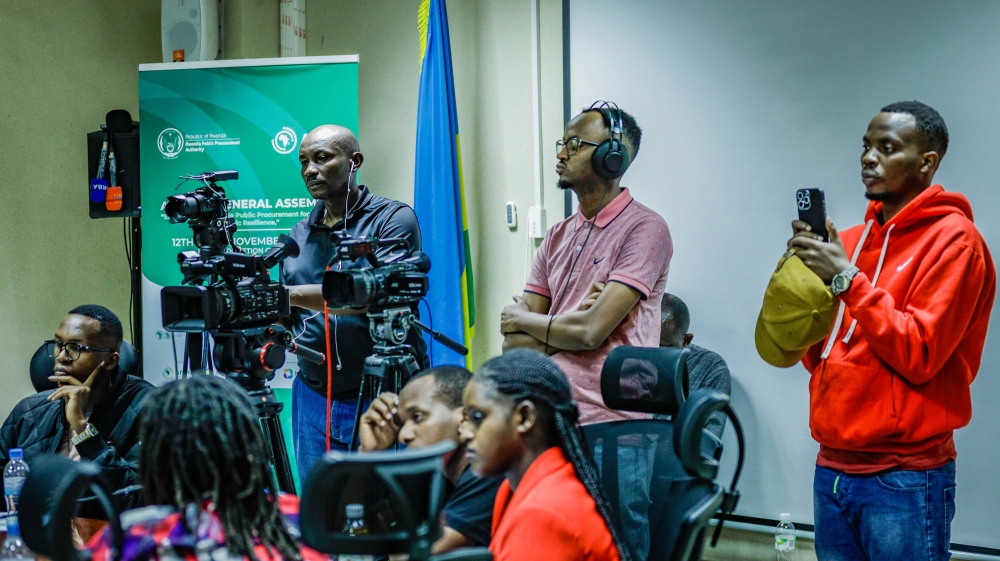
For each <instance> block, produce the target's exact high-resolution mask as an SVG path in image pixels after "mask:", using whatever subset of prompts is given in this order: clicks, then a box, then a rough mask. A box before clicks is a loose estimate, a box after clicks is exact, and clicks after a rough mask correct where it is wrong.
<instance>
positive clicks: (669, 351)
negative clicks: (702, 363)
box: [601, 347, 688, 415]
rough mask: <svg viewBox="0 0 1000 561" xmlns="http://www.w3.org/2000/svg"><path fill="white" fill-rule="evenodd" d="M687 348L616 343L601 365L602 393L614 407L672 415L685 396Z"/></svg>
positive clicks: (610, 406) (678, 408) (606, 402)
mask: <svg viewBox="0 0 1000 561" xmlns="http://www.w3.org/2000/svg"><path fill="white" fill-rule="evenodd" d="M687 357H688V351H687V349H674V348H665V347H664V348H649V347H616V348H614V349H613V350H612V351H611V353H610V354H608V358H607V360H605V361H604V367H603V368H602V369H601V396H602V397H603V398H604V404H605V405H607V406H608V407H609V408H610V409H614V410H616V411H637V412H640V413H657V414H660V415H675V414H676V413H677V411H678V410H680V408H681V406H682V405H683V404H684V401H685V399H687V388H688V371H687Z"/></svg>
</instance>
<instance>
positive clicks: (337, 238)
mask: <svg viewBox="0 0 1000 561" xmlns="http://www.w3.org/2000/svg"><path fill="white" fill-rule="evenodd" d="M330 237H331V239H332V241H333V243H334V245H335V248H336V249H335V251H336V258H335V259H336V260H337V261H345V260H350V261H353V260H355V259H358V258H360V257H364V258H365V259H366V260H367V261H368V263H369V265H371V266H370V267H369V268H361V269H348V270H340V271H327V273H326V275H325V276H324V277H323V298H324V299H325V300H326V301H327V303H328V304H329V305H330V307H333V308H346V307H357V308H366V307H368V306H375V305H389V306H392V305H398V304H415V303H417V302H419V301H420V299H421V298H423V297H424V296H426V295H427V288H428V286H427V273H428V271H430V269H431V261H430V259H429V258H428V257H427V256H426V255H425V254H423V253H421V252H419V251H413V252H411V251H410V247H409V242H407V241H406V239H404V238H384V239H379V238H372V239H354V238H352V237H351V236H349V235H347V234H344V233H341V232H333V233H332V234H331V235H330ZM382 248H388V249H390V250H391V249H393V248H399V249H401V250H402V251H400V252H398V253H393V254H390V256H389V257H388V258H387V259H385V260H384V261H383V262H382V263H381V264H380V263H379V262H378V258H377V257H376V256H375V252H376V250H378V249H382Z"/></svg>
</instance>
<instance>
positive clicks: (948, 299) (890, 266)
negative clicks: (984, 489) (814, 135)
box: [788, 101, 996, 560]
mask: <svg viewBox="0 0 1000 561" xmlns="http://www.w3.org/2000/svg"><path fill="white" fill-rule="evenodd" d="M947 148H948V129H947V127H946V126H945V123H944V120H943V119H942V118H941V115H939V114H938V112H937V111H935V110H934V109H932V108H931V107H928V106H927V105H924V104H923V103H920V102H917V101H909V102H901V103H894V104H892V105H889V106H886V107H883V108H882V110H881V111H880V112H879V113H878V114H877V115H875V118H874V119H872V121H871V123H870V124H869V125H868V131H867V132H866V133H865V136H864V150H863V152H862V154H861V179H862V182H863V183H864V184H865V197H867V198H868V199H869V201H870V202H869V203H868V212H867V213H866V215H865V223H864V224H862V225H858V226H855V227H853V228H850V229H848V230H845V231H844V232H842V233H839V234H838V232H837V230H836V229H835V228H834V226H833V222H832V221H830V220H829V219H827V230H828V231H829V237H830V241H829V243H825V242H823V241H822V240H821V239H820V237H819V236H818V235H816V234H814V233H812V232H810V228H809V226H808V225H807V224H805V223H804V222H800V221H795V222H793V223H792V229H793V231H794V235H793V237H792V238H791V240H789V242H788V247H789V248H795V249H796V251H797V255H798V256H799V257H801V258H802V261H803V262H804V263H805V264H806V265H807V266H808V267H809V268H810V269H812V270H813V271H814V272H815V273H816V274H817V275H819V277H820V278H822V279H823V280H824V281H825V282H827V283H829V284H830V290H831V291H832V292H833V293H834V295H836V296H837V297H838V298H839V299H840V311H839V313H838V315H837V321H836V322H835V323H834V326H833V330H832V332H831V334H830V336H829V337H828V338H827V340H826V341H824V342H822V343H819V344H817V345H815V346H814V347H813V348H811V349H810V350H809V352H808V354H807V355H806V356H805V358H803V359H802V362H803V364H804V365H805V367H806V368H807V369H808V370H809V371H810V372H811V373H812V379H811V381H810V383H809V394H810V400H809V401H810V403H809V426H810V428H811V429H812V435H813V438H815V439H816V440H817V441H819V443H820V452H819V457H818V458H817V459H816V475H815V480H814V509H815V525H816V553H817V556H818V557H819V558H820V559H864V560H868V559H947V558H948V557H949V554H948V545H949V541H950V526H951V521H952V519H953V518H954V516H955V458H956V456H957V454H956V451H955V441H954V438H953V432H954V430H955V429H958V428H961V427H963V426H965V425H966V424H968V423H969V420H970V419H971V417H972V399H971V392H970V384H971V383H972V381H973V379H974V378H975V377H976V373H977V372H978V370H979V364H980V360H981V358H982V352H983V344H984V341H985V339H986V328H987V325H988V324H989V319H990V311H991V309H992V307H993V297H994V294H995V292H996V270H995V269H994V266H993V259H992V258H991V257H990V252H989V249H988V248H987V247H986V242H985V241H984V240H983V237H982V235H980V233H979V231H978V230H977V229H976V227H975V226H974V225H973V223H972V207H971V205H970V204H969V201H968V199H966V198H965V197H964V196H962V195H960V194H958V193H951V192H947V191H945V190H944V188H942V187H941V186H940V185H935V184H933V179H934V173H935V172H936V171H937V169H938V166H939V164H940V162H941V158H942V157H943V156H944V154H945V151H946V150H947Z"/></svg>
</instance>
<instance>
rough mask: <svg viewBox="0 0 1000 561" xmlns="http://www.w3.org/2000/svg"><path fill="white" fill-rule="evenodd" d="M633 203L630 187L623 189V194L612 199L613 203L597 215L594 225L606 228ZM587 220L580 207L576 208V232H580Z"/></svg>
mask: <svg viewBox="0 0 1000 561" xmlns="http://www.w3.org/2000/svg"><path fill="white" fill-rule="evenodd" d="M631 202H632V195H631V194H630V193H629V192H628V187H623V188H622V190H621V192H620V193H619V194H618V196H617V197H615V198H613V199H611V202H610V203H608V204H607V206H605V207H604V208H602V209H601V212H598V213H597V219H596V220H594V225H595V226H597V227H598V228H606V227H607V226H608V224H611V221H612V220H614V219H615V218H618V215H619V214H621V213H622V211H623V210H625V207H627V206H628V204H629V203H631ZM585 220H586V219H585V218H584V217H583V212H581V211H580V207H579V206H577V207H576V225H575V226H574V228H573V229H574V230H579V229H580V226H583V222H584V221H585Z"/></svg>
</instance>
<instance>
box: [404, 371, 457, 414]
mask: <svg viewBox="0 0 1000 561" xmlns="http://www.w3.org/2000/svg"><path fill="white" fill-rule="evenodd" d="M425 376H433V377H434V383H435V384H437V389H436V390H435V391H434V397H436V398H438V399H439V400H440V401H441V402H442V403H444V404H445V405H447V406H448V407H451V408H452V409H455V408H457V407H461V406H462V394H463V393H465V386H467V385H469V380H471V379H472V372H469V370H468V369H466V368H462V367H461V366H451V365H444V366H435V367H434V368H429V369H427V370H424V371H423V372H419V373H417V374H416V375H415V376H413V378H410V381H411V382H412V381H413V380H416V379H418V378H423V377H425Z"/></svg>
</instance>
